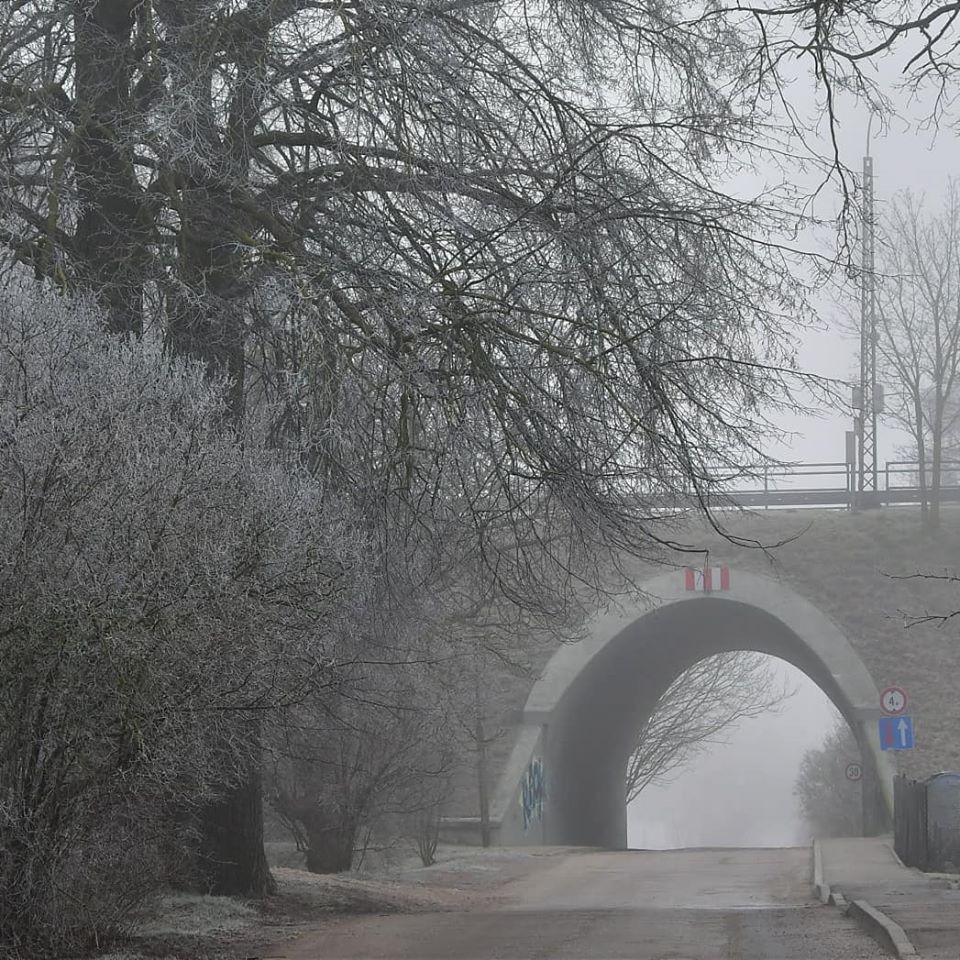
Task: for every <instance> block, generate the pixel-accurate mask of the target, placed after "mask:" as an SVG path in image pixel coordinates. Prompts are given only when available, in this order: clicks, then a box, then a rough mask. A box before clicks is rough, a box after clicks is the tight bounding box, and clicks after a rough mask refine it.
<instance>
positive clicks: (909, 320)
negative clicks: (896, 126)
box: [877, 180, 960, 529]
mask: <svg viewBox="0 0 960 960" xmlns="http://www.w3.org/2000/svg"><path fill="white" fill-rule="evenodd" d="M884 235H885V240H886V243H885V245H884V247H883V255H882V264H883V266H882V271H883V274H884V275H885V276H884V280H883V282H882V283H881V284H880V287H879V293H878V307H879V310H878V315H879V331H880V336H879V340H878V343H877V347H878V351H879V354H880V356H881V358H882V363H883V369H884V373H885V374H886V377H887V378H888V381H890V382H891V385H892V386H893V388H894V389H893V391H892V394H893V396H892V398H891V399H892V401H893V403H892V404H891V409H890V415H891V416H892V417H894V418H895V419H896V420H897V421H898V422H899V423H900V424H901V425H902V426H903V427H904V428H906V429H907V430H908V431H909V433H910V435H911V437H912V438H913V443H914V445H915V450H916V456H917V460H918V461H919V465H920V467H919V470H920V473H919V484H920V490H921V496H922V504H921V506H922V510H923V516H924V520H925V522H926V524H927V525H928V526H929V527H930V528H931V529H936V528H937V527H938V526H939V524H940V487H941V483H942V479H943V451H944V444H945V442H946V443H948V442H949V441H948V438H949V435H950V433H951V431H952V430H955V429H956V426H957V423H956V416H957V409H958V408H957V394H958V388H960V184H958V183H957V181H955V180H951V181H950V184H949V186H948V188H947V195H946V198H945V202H944V204H943V206H942V208H941V209H940V210H939V212H937V213H936V214H928V213H926V212H925V211H924V209H923V203H922V201H920V200H918V199H917V198H916V197H914V196H912V195H911V194H909V193H906V194H903V195H901V196H900V197H898V198H896V199H895V200H894V202H893V204H892V205H891V208H890V211H889V214H888V215H887V216H886V218H885V221H884ZM928 471H929V472H928Z"/></svg>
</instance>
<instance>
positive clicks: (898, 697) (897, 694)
mask: <svg viewBox="0 0 960 960" xmlns="http://www.w3.org/2000/svg"><path fill="white" fill-rule="evenodd" d="M908 702H909V701H908V700H907V691H906V690H904V689H903V687H885V688H884V690H883V691H882V692H881V693H880V709H881V710H882V711H883V712H884V713H885V714H886V715H887V716H888V717H899V716H900V715H901V714H903V713H906V712H907V703H908Z"/></svg>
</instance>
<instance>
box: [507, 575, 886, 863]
mask: <svg viewBox="0 0 960 960" xmlns="http://www.w3.org/2000/svg"><path fill="white" fill-rule="evenodd" d="M701 582H702V581H701ZM644 590H645V593H646V594H647V595H648V596H650V597H652V598H654V603H653V604H652V606H649V607H648V608H647V609H645V610H644V609H638V610H636V611H626V612H620V613H617V614H609V615H606V616H604V617H602V618H599V619H598V621H597V622H596V624H595V625H594V628H593V630H592V632H591V635H590V637H588V638H587V639H585V640H583V641H581V642H579V643H576V644H570V645H568V646H565V647H563V648H561V649H560V650H559V651H558V652H557V653H555V654H554V656H553V657H552V658H551V660H550V662H549V663H548V665H547V667H546V669H545V671H544V673H543V675H542V676H541V678H540V679H539V680H538V681H537V683H536V684H535V685H534V687H533V689H532V690H531V692H530V696H529V698H528V700H527V704H526V707H525V709H524V715H523V723H522V725H521V727H520V730H519V733H518V737H517V741H516V744H515V747H514V750H513V753H512V755H511V758H510V761H509V763H508V764H507V766H506V768H505V770H504V773H503V777H502V779H501V782H500V785H499V789H498V791H497V795H496V798H495V802H494V807H493V810H492V814H493V818H492V819H493V821H494V825H495V827H496V828H498V831H499V837H498V839H499V841H500V842H501V843H526V844H531V843H533V844H537V843H547V844H578V845H579V844H582V845H589V846H601V847H607V848H614V849H618V848H623V847H625V846H626V840H627V830H626V803H625V798H624V781H625V776H626V764H627V759H628V757H629V753H630V750H631V748H632V746H633V738H634V736H635V733H636V731H637V730H638V729H639V727H640V726H641V724H642V723H643V722H644V720H645V719H647V717H648V716H649V715H650V713H651V711H652V710H653V709H654V707H655V705H656V703H657V700H658V699H659V698H660V696H661V694H662V693H663V692H664V691H665V690H666V689H667V687H668V686H669V685H670V684H671V683H672V682H673V680H674V679H675V678H676V677H677V676H679V675H680V674H681V673H682V672H683V671H684V670H685V669H687V668H688V667H689V666H691V665H692V664H694V663H696V662H697V661H699V660H701V659H703V658H705V657H709V656H712V655H714V654H718V653H724V652H727V651H733V650H754V651H758V652H760V653H765V654H770V655H772V656H775V657H779V658H780V659H782V660H786V661H787V662H789V663H792V664H794V665H795V666H796V667H797V668H799V669H800V670H802V671H803V672H804V673H806V674H807V676H809V677H810V678H811V680H813V681H814V682H815V683H816V684H817V685H818V686H819V687H820V688H821V689H822V690H823V691H824V693H826V695H827V696H828V697H829V698H830V699H831V700H832V701H833V703H834V704H835V705H836V707H837V709H838V710H839V711H840V713H841V714H842V715H843V716H844V718H845V719H846V720H847V722H848V723H849V724H850V726H851V728H852V729H853V731H854V733H855V734H856V737H857V739H858V741H859V743H860V750H861V756H862V758H863V761H864V783H863V796H864V825H865V829H866V830H868V831H878V830H880V829H883V828H885V827H886V825H887V822H888V816H889V811H890V809H891V808H892V778H893V773H894V769H893V764H892V762H891V761H890V759H889V756H888V755H887V754H885V753H883V752H881V751H880V749H879V744H878V742H877V737H876V732H875V728H876V718H877V717H878V716H879V714H880V711H879V707H878V699H879V691H878V689H877V685H876V684H875V683H874V681H873V680H872V678H871V676H870V673H869V672H868V670H867V668H866V667H865V665H864V663H863V662H862V660H861V659H860V657H859V655H858V654H857V652H856V651H855V650H854V648H853V647H852V646H851V645H850V643H849V642H848V641H847V639H846V638H845V637H844V636H843V634H842V633H841V631H840V630H839V628H838V627H837V626H836V624H834V623H833V622H832V621H831V620H830V619H829V618H828V617H826V616H825V615H824V614H823V613H821V612H820V611H819V610H817V609H816V608H815V607H814V606H813V605H812V604H810V603H809V602H808V601H806V600H805V599H803V598H802V597H800V596H799V595H798V594H796V593H795V592H794V591H792V590H790V589H789V588H788V587H786V586H784V585H783V584H780V583H778V582H776V581H774V580H771V579H768V578H766V577H762V576H757V575H753V574H747V573H743V572H740V571H731V573H730V582H729V589H726V590H722V591H716V592H709V593H704V592H703V591H702V590H693V591H691V590H690V589H688V582H687V579H686V577H685V576H684V574H683V571H675V572H671V573H669V574H665V575H663V576H661V577H657V578H656V579H654V580H652V581H650V582H649V583H647V584H646V585H645V587H644Z"/></svg>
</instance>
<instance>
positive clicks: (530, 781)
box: [520, 757, 547, 830]
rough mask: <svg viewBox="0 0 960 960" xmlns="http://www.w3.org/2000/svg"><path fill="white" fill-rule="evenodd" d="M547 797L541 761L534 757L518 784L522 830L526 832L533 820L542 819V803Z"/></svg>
mask: <svg viewBox="0 0 960 960" xmlns="http://www.w3.org/2000/svg"><path fill="white" fill-rule="evenodd" d="M546 796H547V785H546V781H545V779H544V776H543V760H541V759H540V757H534V758H533V759H532V760H531V761H530V763H528V764H527V772H526V773H525V774H524V775H523V780H522V781H521V782H520V809H521V811H522V812H523V829H524V830H526V829H527V828H528V827H529V826H530V824H531V823H533V821H534V820H541V819H542V818H543V801H544V800H545V799H546Z"/></svg>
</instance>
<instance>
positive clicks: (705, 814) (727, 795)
mask: <svg viewBox="0 0 960 960" xmlns="http://www.w3.org/2000/svg"><path fill="white" fill-rule="evenodd" d="M771 661H772V663H773V665H774V667H775V668H776V669H777V671H778V677H777V679H778V682H779V680H780V677H782V678H784V679H785V680H786V681H787V685H788V687H790V688H795V689H796V690H797V693H796V694H795V695H794V696H793V697H791V698H790V699H789V700H788V701H787V702H786V703H785V704H784V705H783V706H782V708H781V712H780V713H767V714H764V715H763V716H760V717H756V718H754V719H751V720H745V721H743V722H742V723H741V724H740V725H739V726H738V727H737V728H736V730H735V731H734V732H733V733H732V735H731V736H730V737H729V742H728V743H726V744H720V745H717V746H713V747H711V748H709V749H708V751H707V752H706V753H704V754H703V755H702V756H700V757H698V758H696V759H695V760H694V761H693V762H692V764H691V765H690V766H689V767H688V768H687V769H686V770H685V771H684V772H683V773H682V774H681V775H680V776H679V777H677V778H676V779H675V780H674V781H673V782H671V783H669V784H667V785H665V786H652V787H649V788H648V789H647V790H645V791H644V792H643V793H642V794H641V795H640V797H638V798H637V800H636V801H634V803H632V804H630V806H629V807H628V808H627V843H628V845H629V846H630V847H647V848H671V847H698V846H767V847H777V846H797V845H803V844H806V843H809V841H810V835H809V831H808V830H807V828H806V826H805V825H804V824H803V822H802V821H801V818H800V815H799V812H798V809H797V804H796V800H795V798H794V796H793V784H794V781H795V779H796V775H797V770H798V768H799V765H800V760H801V758H802V757H803V754H804V752H805V751H806V750H807V749H808V748H810V747H818V746H820V745H821V743H822V742H823V739H824V737H825V736H826V735H827V733H828V732H829V731H830V730H832V729H833V726H834V724H835V723H836V721H837V719H839V716H840V715H839V713H838V712H837V709H836V708H835V707H834V706H833V704H832V703H831V702H830V700H829V699H828V698H827V696H826V695H825V694H824V693H823V691H821V690H820V688H819V687H818V686H816V684H814V683H813V681H812V680H810V679H809V678H808V677H807V676H806V675H805V674H804V673H802V672H801V671H799V670H797V669H796V667H793V666H791V665H790V664H788V663H784V662H783V661H782V660H777V659H775V658H771Z"/></svg>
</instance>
